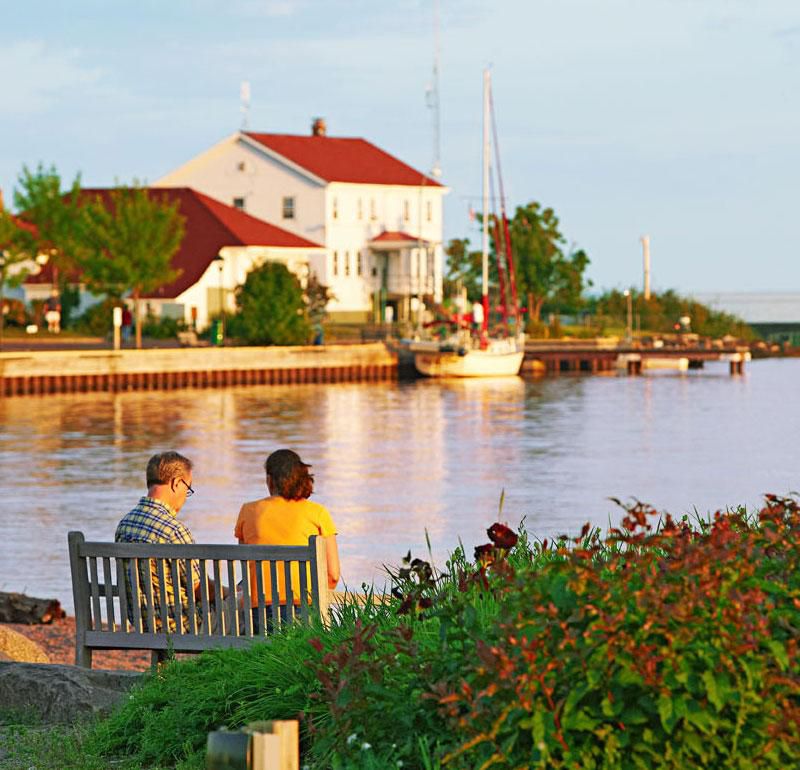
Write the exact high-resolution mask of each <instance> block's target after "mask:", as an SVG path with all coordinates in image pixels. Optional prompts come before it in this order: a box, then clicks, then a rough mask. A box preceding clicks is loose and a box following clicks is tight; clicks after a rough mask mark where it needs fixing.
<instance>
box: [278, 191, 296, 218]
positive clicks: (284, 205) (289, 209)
mask: <svg viewBox="0 0 800 770" xmlns="http://www.w3.org/2000/svg"><path fill="white" fill-rule="evenodd" d="M281 213H282V214H283V218H284V219H294V195H285V196H284V197H283V199H282V201H281Z"/></svg>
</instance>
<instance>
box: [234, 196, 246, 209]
mask: <svg viewBox="0 0 800 770" xmlns="http://www.w3.org/2000/svg"><path fill="white" fill-rule="evenodd" d="M233 207H234V208H235V209H239V211H244V198H234V199H233Z"/></svg>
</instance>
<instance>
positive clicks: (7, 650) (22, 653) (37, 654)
mask: <svg viewBox="0 0 800 770" xmlns="http://www.w3.org/2000/svg"><path fill="white" fill-rule="evenodd" d="M0 655H3V656H5V658H6V660H17V661H20V662H22V663H49V662H50V658H48V657H47V653H46V652H45V651H44V650H43V649H42V648H41V647H40V646H39V645H38V644H36V642H33V641H31V640H30V639H28V637H27V636H23V635H22V634H21V633H19V632H18V631H14V629H13V628H6V627H5V626H2V625H0ZM0 702H1V701H0Z"/></svg>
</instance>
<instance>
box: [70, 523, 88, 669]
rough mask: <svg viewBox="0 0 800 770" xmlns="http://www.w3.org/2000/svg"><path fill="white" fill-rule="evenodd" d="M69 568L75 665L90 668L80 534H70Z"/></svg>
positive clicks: (86, 587)
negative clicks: (72, 603)
mask: <svg viewBox="0 0 800 770" xmlns="http://www.w3.org/2000/svg"><path fill="white" fill-rule="evenodd" d="M67 541H68V543H69V566H70V570H71V572H72V599H73V601H74V603H75V665H76V666H83V667H84V668H91V667H92V650H91V648H90V647H87V646H86V645H85V641H86V629H87V627H88V623H89V618H90V616H91V609H90V607H89V573H88V571H87V570H86V560H85V559H84V558H83V557H82V556H81V554H80V547H81V546H82V545H83V543H84V538H83V533H82V532H70V533H69V534H68V535H67Z"/></svg>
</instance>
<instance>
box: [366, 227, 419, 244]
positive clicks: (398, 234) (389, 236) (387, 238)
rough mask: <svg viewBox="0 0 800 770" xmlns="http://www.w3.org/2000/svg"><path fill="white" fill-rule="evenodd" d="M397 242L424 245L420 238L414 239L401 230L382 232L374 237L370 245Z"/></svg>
mask: <svg viewBox="0 0 800 770" xmlns="http://www.w3.org/2000/svg"><path fill="white" fill-rule="evenodd" d="M398 241H411V242H413V243H425V241H424V240H423V239H422V238H415V237H414V236H413V235H409V234H408V233H404V232H402V231H401V230H384V231H383V232H382V233H381V234H380V235H377V236H375V237H374V238H373V239H372V240H371V241H370V243H397V242H398Z"/></svg>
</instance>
